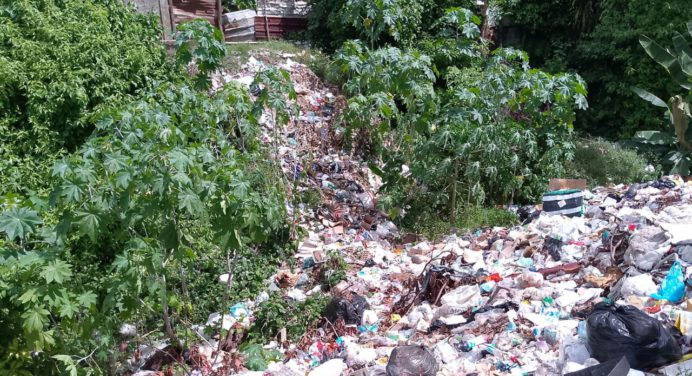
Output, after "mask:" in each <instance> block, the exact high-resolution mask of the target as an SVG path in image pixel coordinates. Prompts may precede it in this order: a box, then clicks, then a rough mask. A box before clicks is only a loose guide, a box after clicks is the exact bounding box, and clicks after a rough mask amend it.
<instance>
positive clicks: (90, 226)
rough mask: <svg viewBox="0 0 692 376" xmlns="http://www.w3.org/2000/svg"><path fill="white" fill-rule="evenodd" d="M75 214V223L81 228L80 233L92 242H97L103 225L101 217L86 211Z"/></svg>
mask: <svg viewBox="0 0 692 376" xmlns="http://www.w3.org/2000/svg"><path fill="white" fill-rule="evenodd" d="M75 214H76V216H77V221H76V222H75V223H76V224H77V225H78V226H79V230H80V232H81V233H82V234H84V235H87V236H88V237H89V239H91V241H92V242H95V241H96V239H97V238H98V234H99V229H100V223H101V221H100V219H99V216H98V215H96V214H94V213H90V212H85V211H78V212H76V213H75Z"/></svg>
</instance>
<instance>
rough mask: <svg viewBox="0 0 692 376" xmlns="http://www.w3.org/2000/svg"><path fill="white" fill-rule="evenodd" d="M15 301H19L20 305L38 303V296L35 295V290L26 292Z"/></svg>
mask: <svg viewBox="0 0 692 376" xmlns="http://www.w3.org/2000/svg"><path fill="white" fill-rule="evenodd" d="M17 300H19V301H20V302H21V303H22V304H26V303H29V302H34V303H36V302H37V301H38V295H37V294H36V289H29V290H26V291H25V292H24V293H23V294H22V295H21V296H20V297H19V298H18V299H17Z"/></svg>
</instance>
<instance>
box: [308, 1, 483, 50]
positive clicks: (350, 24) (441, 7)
mask: <svg viewBox="0 0 692 376" xmlns="http://www.w3.org/2000/svg"><path fill="white" fill-rule="evenodd" d="M309 5H310V18H309V23H308V32H307V36H308V39H309V40H310V42H311V43H312V45H313V46H315V47H318V48H321V49H323V50H325V51H327V52H330V53H331V52H334V51H336V50H337V49H339V48H340V47H341V46H342V45H343V43H344V42H346V41H347V40H353V39H359V38H364V39H366V40H367V41H368V42H369V46H370V47H373V46H383V45H384V44H387V43H389V44H394V45H398V46H402V45H410V44H411V43H413V42H417V41H418V39H420V38H422V37H424V36H425V35H426V34H428V33H429V31H430V30H431V29H432V28H433V25H434V24H435V23H436V22H437V21H438V20H439V19H440V18H442V17H443V16H444V14H445V10H446V9H448V8H452V7H465V8H471V7H473V6H475V1H472V0H462V1H459V0H410V1H401V0H377V1H364V0H310V1H309Z"/></svg>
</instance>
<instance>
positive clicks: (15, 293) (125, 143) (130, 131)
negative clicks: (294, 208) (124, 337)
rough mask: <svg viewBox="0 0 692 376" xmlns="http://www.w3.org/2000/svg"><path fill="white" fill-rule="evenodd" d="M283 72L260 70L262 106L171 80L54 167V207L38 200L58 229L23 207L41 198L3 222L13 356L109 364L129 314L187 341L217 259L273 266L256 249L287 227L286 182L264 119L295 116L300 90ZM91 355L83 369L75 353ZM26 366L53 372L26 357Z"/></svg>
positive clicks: (248, 277)
mask: <svg viewBox="0 0 692 376" xmlns="http://www.w3.org/2000/svg"><path fill="white" fill-rule="evenodd" d="M285 77H286V74H285V72H279V71H277V70H275V69H273V70H272V69H270V70H269V71H265V72H261V73H260V74H258V77H257V84H259V83H262V85H263V89H262V90H261V94H260V95H259V99H258V100H257V101H255V102H252V101H251V99H250V96H249V93H248V91H247V89H246V88H245V87H242V86H240V85H239V84H238V85H228V86H226V87H224V88H223V89H222V90H219V91H217V92H216V93H214V94H213V95H211V96H210V95H209V94H208V93H206V92H198V91H196V90H194V89H192V88H191V87H190V86H187V85H185V84H171V83H164V84H161V85H159V86H158V87H157V88H156V89H155V90H151V91H149V92H148V93H147V94H146V95H145V96H144V97H143V98H142V99H141V100H138V101H133V102H132V103H130V104H128V105H125V106H122V107H115V108H113V109H110V110H107V111H106V110H104V111H102V112H101V114H100V116H99V120H98V122H97V124H98V125H97V130H96V132H95V133H94V134H93V135H92V137H91V138H89V140H88V141H87V142H86V143H85V144H84V145H82V147H80V148H79V151H78V152H77V153H75V154H73V155H70V156H69V157H66V158H64V159H62V160H61V161H60V162H58V163H56V164H55V165H54V167H53V170H52V173H53V182H54V191H53V194H52V195H51V200H50V201H51V203H52V204H53V205H54V208H55V209H54V210H48V209H47V207H46V205H43V204H40V200H39V201H37V202H39V204H35V205H34V206H36V208H37V209H39V210H42V214H45V215H47V216H49V217H50V218H51V221H50V222H49V225H47V226H45V227H42V226H41V223H42V219H41V217H40V216H39V215H38V212H37V210H32V209H27V208H26V207H24V205H26V206H30V205H31V202H29V201H27V202H23V203H22V205H23V206H8V207H7V208H6V209H5V210H4V211H3V213H2V215H1V216H0V233H2V234H4V235H5V240H4V241H2V243H0V257H2V261H3V262H2V263H0V286H2V287H3V289H2V291H3V293H2V295H0V301H1V302H2V307H3V312H2V315H0V320H1V321H2V322H3V323H4V324H6V325H3V330H4V331H6V333H4V334H7V335H6V336H3V338H2V341H5V342H3V343H2V345H6V346H2V349H10V350H9V351H10V352H2V353H0V355H1V356H2V360H5V359H9V358H10V357H12V356H15V355H13V354H16V353H17V352H19V353H22V354H28V353H29V352H30V351H33V350H43V351H44V352H45V353H46V354H47V355H48V356H46V357H42V359H44V361H43V363H41V364H46V367H49V368H53V369H55V364H53V363H54V362H55V361H56V360H57V361H60V362H62V363H63V366H62V367H61V369H68V370H69V369H71V367H76V366H77V365H79V366H84V367H89V368H94V369H95V368H96V367H103V366H108V367H110V365H112V364H113V362H111V361H109V359H110V360H113V361H116V360H117V359H115V358H114V357H117V354H116V355H113V353H112V352H111V349H112V348H113V347H114V346H115V344H116V343H117V342H116V341H117V340H118V334H117V329H118V327H119V325H120V324H121V323H122V322H123V321H125V320H131V321H134V322H135V323H136V324H137V326H138V327H144V328H151V327H152V326H154V325H155V326H157V327H160V322H161V320H162V321H163V323H164V331H165V334H166V336H167V337H168V338H169V339H170V340H171V342H172V343H173V344H176V343H178V342H179V341H180V338H179V334H180V333H185V332H186V331H184V330H180V329H181V328H183V329H184V328H185V324H184V323H185V322H186V321H188V320H189V318H190V316H193V315H199V312H195V311H194V310H193V308H192V304H191V302H192V296H193V295H192V294H193V293H194V291H190V288H191V287H192V288H195V289H197V288H199V286H200V283H199V281H197V278H201V279H204V277H200V276H199V274H200V271H202V270H204V269H205V268H208V265H209V263H211V262H216V263H217V264H218V263H224V262H225V261H227V260H228V259H244V258H247V259H250V260H262V261H264V262H267V261H268V260H271V258H262V257H257V254H258V252H259V251H260V250H262V249H267V248H269V247H267V246H266V244H267V243H268V242H276V241H277V240H279V239H280V237H282V236H283V235H284V234H286V233H287V225H286V222H285V217H286V216H285V212H284V197H283V192H284V191H285V189H284V188H282V186H281V184H279V183H277V182H280V181H281V178H280V176H279V174H280V172H279V171H278V170H277V169H276V167H277V166H276V164H275V163H274V162H272V160H271V159H270V158H268V151H267V150H266V148H265V147H264V146H263V145H261V144H260V143H259V142H258V141H257V137H256V135H257V132H258V123H257V119H259V116H260V115H261V114H262V112H263V111H264V109H265V108H266V106H269V105H273V106H274V111H272V112H273V113H274V114H276V116H277V119H278V121H284V119H287V117H288V115H287V114H286V113H285V110H286V109H288V108H289V106H288V105H287V104H286V103H285V100H284V103H282V104H281V106H278V105H276V104H277V102H276V101H277V98H279V97H280V98H282V100H283V98H285V97H284V96H285V95H286V94H291V95H290V96H291V97H294V95H295V94H294V93H292V88H291V87H289V86H286V79H285ZM273 80H279V82H278V83H275V82H274V81H273ZM282 109H283V110H282ZM44 220H45V219H44ZM56 223H57V225H55V224H56ZM231 254H235V256H233V257H231V256H230V255H231ZM210 255H212V256H210ZM205 257H209V258H208V259H205ZM272 257H274V258H275V259H276V258H278V256H276V253H275V254H274V256H272ZM210 259H215V260H210ZM249 264H250V265H249V266H246V265H244V264H242V263H240V265H238V266H237V270H234V272H238V275H239V281H240V282H241V283H246V282H248V283H250V282H252V283H255V282H256V280H257V278H258V276H259V277H260V278H262V275H263V273H265V274H266V273H267V271H266V270H265V271H263V272H259V271H258V270H255V269H253V268H252V267H255V266H257V265H256V264H255V263H253V262H251V263H249ZM270 265H271V264H270V263H267V264H265V265H263V267H265V268H266V267H268V266H270ZM269 274H270V272H269ZM217 276H218V274H215V275H214V278H216V277H217ZM264 279H266V277H264V278H262V281H263V280H264ZM214 284H215V285H217V284H218V283H217V282H216V281H214ZM253 288H255V289H256V286H251V287H250V289H253ZM238 294H240V293H238ZM238 294H236V295H232V296H234V297H235V296H238ZM245 294H247V292H245ZM245 296H246V295H245ZM219 303H222V302H219ZM202 305H204V304H202ZM207 313H208V312H207ZM96 333H97V334H98V335H96ZM15 349H16V350H15ZM94 349H96V350H98V351H93V350H94ZM3 351H4V350H3ZM89 353H91V355H90V356H88V357H87V358H85V359H84V361H83V362H81V363H79V362H76V359H77V357H72V356H67V355H64V354H89ZM51 357H52V358H51ZM80 358H81V357H80ZM17 363H19V364H20V366H19V369H29V370H31V372H34V373H35V372H38V373H41V374H43V372H41V371H40V369H42V368H38V367H39V366H40V364H38V361H36V360H32V359H31V358H30V357H29V356H28V355H25V357H24V358H22V359H20V361H19V362H11V364H13V365H15V364H17ZM78 363H79V364H78ZM22 364H24V365H22ZM109 369H110V370H111V371H112V372H114V370H113V369H112V368H109Z"/></svg>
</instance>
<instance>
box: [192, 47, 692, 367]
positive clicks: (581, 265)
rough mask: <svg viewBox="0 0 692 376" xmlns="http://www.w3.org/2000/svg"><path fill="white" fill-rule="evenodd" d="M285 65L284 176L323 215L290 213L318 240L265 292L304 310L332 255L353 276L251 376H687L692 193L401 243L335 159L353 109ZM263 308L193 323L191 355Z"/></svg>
mask: <svg viewBox="0 0 692 376" xmlns="http://www.w3.org/2000/svg"><path fill="white" fill-rule="evenodd" d="M284 68H286V69H288V70H290V72H291V75H292V78H293V80H294V84H295V85H296V88H297V89H298V93H299V101H298V102H299V105H300V108H301V111H300V116H299V117H298V119H296V121H295V122H293V123H292V124H289V125H288V126H287V127H285V128H284V129H281V132H279V134H281V140H280V142H281V147H280V157H281V160H282V166H283V168H284V172H285V173H286V174H287V176H289V177H292V178H293V179H295V181H296V183H297V184H296V186H297V187H298V189H299V190H300V189H313V190H317V191H318V192H319V194H320V197H321V200H322V204H321V205H320V206H319V207H314V208H310V207H306V206H305V205H302V206H300V207H295V208H294V207H290V210H292V211H295V213H296V214H298V218H300V219H299V221H300V225H301V226H303V227H304V228H305V229H306V230H307V234H308V235H307V237H306V238H305V239H303V240H302V241H301V242H300V245H299V249H298V253H297V254H296V255H295V257H296V259H297V260H298V262H297V263H286V265H285V267H283V268H281V269H280V270H279V271H278V272H277V274H276V275H275V276H273V277H272V278H271V280H270V281H267V284H268V291H270V290H274V291H279V292H280V293H281V294H282V295H283V296H284V297H286V299H287V301H297V302H300V301H304V300H305V299H307V298H308V297H309V296H311V295H313V294H316V293H322V292H325V286H324V284H323V283H321V282H322V281H319V279H320V278H324V273H315V272H314V271H315V270H318V269H320V268H322V269H324V268H325V267H324V266H325V265H329V260H330V257H333V256H330V255H338V257H340V258H343V260H344V262H345V264H346V265H348V268H347V269H346V271H345V272H346V278H345V279H344V280H342V281H340V282H338V283H336V284H335V285H334V286H328V287H329V290H328V291H327V293H329V294H330V295H331V297H332V300H331V302H330V303H329V305H328V306H327V309H326V311H325V312H324V318H323V319H322V322H321V325H320V326H319V327H318V328H314V330H311V331H309V332H307V333H305V335H304V336H303V338H301V340H300V341H296V342H291V341H289V340H287V339H286V338H285V333H276V340H275V341H272V342H271V343H268V344H265V346H263V348H264V349H265V350H267V351H274V352H276V353H278V354H279V355H280V356H279V357H278V358H279V359H280V360H276V361H270V362H268V364H267V368H266V370H264V371H244V372H241V373H242V374H243V375H269V374H271V375H306V374H307V375H310V376H331V375H358V376H366V375H388V376H399V375H402V376H403V375H426V376H427V375H501V374H507V375H565V374H571V375H592V374H593V375H595V374H599V375H600V374H603V375H607V374H610V375H627V374H630V375H634V374H645V373H644V372H655V373H654V374H664V375H679V374H685V371H684V370H685V369H686V368H685V367H688V368H691V369H692V362H691V363H685V362H684V361H685V360H686V359H687V358H686V357H684V354H687V353H689V352H690V349H692V343H691V340H692V299H688V295H690V296H692V293H690V292H688V290H687V284H688V281H689V276H690V273H692V268H688V266H689V265H691V264H692V183H691V182H686V181H684V180H683V179H681V178H680V177H678V176H669V177H665V178H663V179H661V180H658V181H653V182H648V183H643V184H633V185H616V186H611V187H601V188H595V189H593V190H580V191H579V195H578V197H579V201H578V205H579V206H580V208H579V210H575V211H571V212H570V213H573V215H572V214H570V216H566V215H560V214H551V213H547V212H543V211H542V210H541V207H540V206H536V207H531V208H515V210H517V211H518V212H519V214H520V216H521V217H522V219H523V221H524V224H522V225H521V226H517V227H513V228H484V229H477V230H476V231H473V232H470V233H467V234H464V235H451V236H448V237H446V238H444V239H442V240H441V241H438V242H431V241H426V240H422V239H420V238H419V237H417V236H411V235H406V234H401V233H400V232H399V231H398V229H397V227H396V226H395V225H394V224H393V223H392V222H391V221H389V220H388V219H387V218H386V216H385V215H383V214H382V213H380V212H379V211H378V210H377V209H376V195H375V194H374V192H376V191H377V189H378V186H379V184H380V182H379V181H378V180H377V177H376V176H374V175H373V174H372V173H371V172H370V170H369V169H368V168H367V165H366V164H365V163H363V162H362V161H360V160H359V159H358V158H357V157H355V156H353V155H350V154H347V153H345V152H343V151H341V150H340V149H339V148H338V147H334V145H335V142H338V138H339V134H338V133H339V132H338V129H334V127H333V124H332V120H333V119H334V117H335V116H336V115H337V114H338V111H339V108H342V107H343V98H342V97H340V96H339V95H338V91H337V90H336V89H334V88H328V87H325V86H324V85H323V84H321V83H320V82H319V79H317V78H316V77H314V74H312V72H310V71H309V69H308V68H307V67H306V66H304V65H301V64H297V63H294V62H291V61H290V58H289V60H288V62H287V63H286V64H284ZM244 69H245V72H246V76H240V77H233V78H232V79H238V80H241V81H242V80H245V81H246V80H247V78H243V77H247V76H250V75H251V74H252V73H253V72H254V71H256V70H257V69H261V63H260V62H257V61H251V62H250V63H249V64H248V66H246V67H245V68H244ZM273 126H274V125H272V124H267V125H266V129H267V132H266V134H265V137H273V136H272V135H275V134H276V132H270V130H272V127H273ZM267 142H273V141H272V140H270V139H268V141H267ZM570 197H572V196H570ZM574 197H577V196H574ZM554 201H555V202H552V203H551V205H553V204H555V205H557V207H563V206H565V205H567V203H566V201H562V200H561V199H560V200H554ZM289 264H297V265H299V267H297V268H291V267H289ZM327 269H328V268H327ZM222 277H223V276H222ZM226 278H228V277H227V276H226ZM225 281H226V280H224V279H223V278H221V282H222V283H225ZM267 296H268V295H267V294H266V293H265V294H262V295H261V296H259V297H258V298H257V299H256V300H255V301H252V302H240V303H237V304H235V305H234V306H233V307H231V310H230V312H227V313H224V314H223V315H221V314H219V313H216V314H212V315H211V316H210V318H209V321H208V322H207V323H206V325H202V326H200V327H199V333H200V335H201V336H205V337H206V338H207V344H206V345H205V344H203V345H200V346H199V348H198V349H197V350H196V351H197V352H198V353H204V354H208V358H213V357H212V356H211V354H212V353H213V351H214V350H215V347H214V346H215V345H216V344H217V342H215V341H214V339H213V338H211V337H209V336H208V334H207V333H206V332H205V331H204V330H203V329H204V327H205V326H214V325H218V323H219V322H220V321H221V320H224V321H223V327H224V328H225V329H230V328H231V327H233V326H241V327H244V328H247V327H249V326H250V325H251V323H252V321H253V311H254V310H255V309H256V307H257V305H258V304H260V303H261V302H262V301H263V300H266V299H267ZM211 363H213V362H211ZM214 367H217V365H215V364H211V365H210V368H214ZM196 372H198V373H199V374H205V373H204V372H202V371H196ZM599 372H600V373H599Z"/></svg>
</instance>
